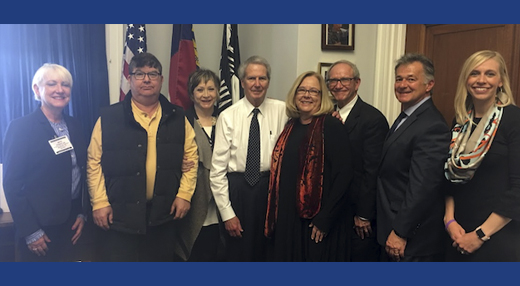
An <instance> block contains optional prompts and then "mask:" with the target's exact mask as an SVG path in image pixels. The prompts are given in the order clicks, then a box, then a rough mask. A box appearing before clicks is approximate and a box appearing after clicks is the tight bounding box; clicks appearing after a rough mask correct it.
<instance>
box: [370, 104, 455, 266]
mask: <svg viewBox="0 0 520 286" xmlns="http://www.w3.org/2000/svg"><path fill="white" fill-rule="evenodd" d="M450 139H451V136H450V131H449V128H448V126H447V124H446V121H445V120H444V118H443V116H442V115H441V113H440V112H439V111H438V110H437V108H436V107H435V106H434V105H433V102H432V100H431V99H428V100H427V101H425V102H424V103H423V104H422V105H421V106H419V108H417V110H415V111H414V112H413V113H412V114H411V115H410V116H409V117H408V118H407V119H406V121H404V122H403V124H402V125H401V126H400V127H399V128H398V129H397V130H396V131H395V132H394V133H393V134H391V135H390V136H388V137H387V138H386V140H385V143H384V146H383V153H382V160H381V164H380V168H379V175H378V178H377V222H378V224H377V231H378V242H379V244H381V245H383V246H384V245H385V243H386V240H387V238H388V235H389V234H390V232H391V231H392V229H393V230H395V231H396V232H397V233H398V234H399V235H401V236H403V237H406V238H407V244H406V248H405V256H425V255H433V254H437V253H439V252H441V251H442V249H443V241H444V239H445V236H446V233H445V231H444V223H443V216H444V196H443V190H442V187H441V186H442V184H443V182H444V180H445V178H444V171H443V166H444V162H445V160H446V158H447V154H448V148H449V143H450Z"/></svg>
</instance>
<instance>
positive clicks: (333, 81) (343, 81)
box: [327, 77, 356, 88]
mask: <svg viewBox="0 0 520 286" xmlns="http://www.w3.org/2000/svg"><path fill="white" fill-rule="evenodd" d="M355 79H356V78H355V77H342V78H329V79H328V80H327V85H328V86H329V88H332V87H335V86H336V85H337V84H338V82H341V85H343V86H347V85H349V84H350V82H351V81H353V80H355Z"/></svg>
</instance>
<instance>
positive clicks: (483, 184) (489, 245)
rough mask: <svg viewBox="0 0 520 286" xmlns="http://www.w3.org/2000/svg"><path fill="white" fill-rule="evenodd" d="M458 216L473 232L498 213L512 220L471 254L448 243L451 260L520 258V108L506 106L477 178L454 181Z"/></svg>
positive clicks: (458, 219)
mask: <svg viewBox="0 0 520 286" xmlns="http://www.w3.org/2000/svg"><path fill="white" fill-rule="evenodd" d="M448 189H449V194H450V195H452V196H453V198H454V201H455V219H456V220H457V222H458V223H459V224H460V225H461V226H462V227H463V228H464V229H465V230H466V232H472V231H474V230H475V228H477V227H478V226H480V225H481V224H482V223H484V221H485V220H486V219H487V218H488V216H489V215H490V214H491V213H492V212H495V213H497V214H500V215H503V216H505V217H508V218H511V219H512V221H511V222H510V223H509V224H507V225H506V226H505V227H504V228H502V229H501V230H500V231H498V232H497V233H495V234H494V235H493V236H491V239H490V240H488V241H486V242H485V243H484V244H483V245H482V247H481V248H479V249H478V250H476V251H475V252H474V253H472V254H470V255H462V254H460V253H459V252H458V251H457V249H456V248H454V247H452V246H451V243H452V241H451V239H449V242H448V243H447V251H446V260H447V261H520V108H518V107H516V106H508V107H505V108H504V113H503V115H502V120H501V121H500V124H499V126H498V130H497V133H496V135H495V139H494V140H493V143H492V144H491V148H490V149H489V151H488V153H487V154H486V157H485V158H484V160H483V161H482V163H481V165H480V166H479V167H478V169H477V171H476V172H475V175H474V177H473V179H471V180H470V181H469V182H467V183H466V184H450V185H449V187H448Z"/></svg>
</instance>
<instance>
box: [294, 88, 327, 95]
mask: <svg viewBox="0 0 520 286" xmlns="http://www.w3.org/2000/svg"><path fill="white" fill-rule="evenodd" d="M307 92H308V93H309V94H310V95H312V96H318V95H319V94H320V93H321V91H319V90H317V89H305V88H303V87H300V88H298V89H297V90H296V94H299V95H305V94H306V93H307Z"/></svg>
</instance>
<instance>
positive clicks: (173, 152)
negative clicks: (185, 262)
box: [87, 53, 198, 261]
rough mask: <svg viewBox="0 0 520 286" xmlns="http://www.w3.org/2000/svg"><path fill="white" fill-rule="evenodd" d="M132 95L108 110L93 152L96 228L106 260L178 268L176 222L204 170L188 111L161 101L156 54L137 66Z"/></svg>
mask: <svg viewBox="0 0 520 286" xmlns="http://www.w3.org/2000/svg"><path fill="white" fill-rule="evenodd" d="M129 71H130V76H129V77H128V81H129V83H130V91H129V92H128V94H126V97H125V99H124V100H123V101H121V102H119V103H116V104H113V105H111V106H109V107H106V108H104V109H102V110H101V116H100V118H99V119H98V121H97V122H96V125H95V127H94V130H93V133H92V138H91V142H90V146H89V149H88V165H87V174H88V184H89V192H90V195H91V204H92V207H93V218H94V223H95V224H96V225H98V226H99V227H100V228H101V229H103V230H105V231H106V232H105V233H104V234H105V235H103V239H102V240H101V244H102V245H101V251H102V257H103V260H106V261H178V257H177V256H176V254H175V252H174V239H175V237H176V234H175V230H176V220H178V219H182V218H183V217H184V216H185V215H186V213H187V212H188V210H189V209H190V200H191V197H192V195H193V192H194V190H195V182H196V174H197V166H196V165H195V166H194V167H192V168H191V169H190V170H189V171H187V172H184V173H183V172H182V162H183V157H186V158H187V159H188V160H190V161H193V162H197V161H198V155H197V145H196V143H195V140H194V138H195V133H194V131H193V128H192V127H191V125H190V123H189V122H188V121H187V120H186V117H185V116H184V110H183V109H182V108H181V107H180V106H176V105H173V104H171V103H170V102H169V101H168V100H167V99H166V97H164V96H163V95H162V94H160V91H161V86H162V82H163V76H162V74H161V73H162V66H161V63H160V62H159V60H157V58H156V57H155V56H154V55H152V54H149V53H141V54H138V55H136V56H134V57H133V58H132V60H131V62H130V65H129Z"/></svg>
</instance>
